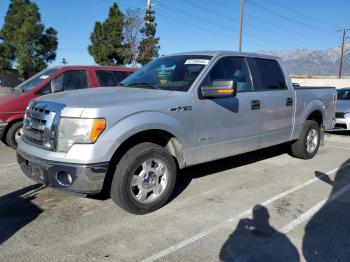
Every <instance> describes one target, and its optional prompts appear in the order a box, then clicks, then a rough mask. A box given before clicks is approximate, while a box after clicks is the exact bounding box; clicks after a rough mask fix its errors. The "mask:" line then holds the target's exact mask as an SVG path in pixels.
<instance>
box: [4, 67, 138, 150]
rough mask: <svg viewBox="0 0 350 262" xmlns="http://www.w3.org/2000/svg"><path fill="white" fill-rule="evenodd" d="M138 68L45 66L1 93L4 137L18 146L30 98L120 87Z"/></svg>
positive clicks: (11, 143) (10, 143)
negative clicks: (9, 89) (54, 93)
mask: <svg viewBox="0 0 350 262" xmlns="http://www.w3.org/2000/svg"><path fill="white" fill-rule="evenodd" d="M135 71H136V69H135V68H126V67H105V66H60V67H52V68H48V69H44V70H43V71H41V72H40V73H38V74H36V75H34V76H33V77H31V78H29V79H28V80H26V81H24V82H23V83H21V84H20V85H18V86H17V87H15V88H14V89H13V90H11V91H9V92H7V93H5V94H2V95H0V139H1V140H2V141H3V142H5V143H6V144H7V145H9V146H11V147H13V148H16V147H17V140H18V138H19V137H20V135H21V130H22V120H23V117H24V112H25V109H26V107H27V105H28V103H29V101H30V100H32V99H34V98H36V97H39V96H42V95H46V94H49V93H52V92H59V91H68V90H75V89H83V88H95V87H103V86H117V85H118V84H119V83H120V82H121V81H122V80H123V79H124V78H126V77H127V76H128V75H130V74H131V73H133V72H135Z"/></svg>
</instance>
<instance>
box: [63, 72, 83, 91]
mask: <svg viewBox="0 0 350 262" xmlns="http://www.w3.org/2000/svg"><path fill="white" fill-rule="evenodd" d="M61 76H62V75H61ZM63 87H64V90H65V91H69V90H76V89H83V88H88V81H87V76H86V71H85V70H72V71H66V72H64V73H63Z"/></svg>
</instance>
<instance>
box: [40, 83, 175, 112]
mask: <svg viewBox="0 0 350 262" xmlns="http://www.w3.org/2000/svg"><path fill="white" fill-rule="evenodd" d="M169 93H172V92H171V91H163V90H155V89H146V88H131V87H102V88H90V89H83V90H75V91H68V92H60V93H56V94H51V95H46V96H42V97H40V99H37V100H41V101H46V102H54V103H60V104H64V105H66V107H70V108H103V107H110V106H112V105H125V104H138V103H145V102H146V101H149V100H159V99H162V98H163V97H164V96H167V95H168V94H169Z"/></svg>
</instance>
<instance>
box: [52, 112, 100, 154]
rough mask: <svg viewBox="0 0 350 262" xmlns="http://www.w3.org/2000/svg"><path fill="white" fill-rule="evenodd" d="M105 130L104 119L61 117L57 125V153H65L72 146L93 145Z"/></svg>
mask: <svg viewBox="0 0 350 262" xmlns="http://www.w3.org/2000/svg"><path fill="white" fill-rule="evenodd" d="M105 128H106V120H105V119H84V118H64V117H62V118H61V120H60V123H59V125H58V135H57V151H63V152H67V151H68V150H69V149H70V148H71V147H72V146H73V145H74V144H92V143H95V142H96V140H97V138H98V137H99V136H100V135H101V133H102V132H103V130H104V129H105Z"/></svg>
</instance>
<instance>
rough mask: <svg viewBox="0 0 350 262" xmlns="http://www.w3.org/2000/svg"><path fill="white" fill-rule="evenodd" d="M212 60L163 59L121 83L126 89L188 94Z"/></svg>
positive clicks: (182, 56) (196, 57)
mask: <svg viewBox="0 0 350 262" xmlns="http://www.w3.org/2000/svg"><path fill="white" fill-rule="evenodd" d="M211 58H212V57H211V56H205V55H178V56H169V57H161V58H158V59H155V60H153V61H152V62H150V63H148V64H147V65H145V66H144V67H143V68H141V69H140V70H138V71H137V72H135V73H133V74H132V75H130V76H129V77H127V78H126V79H125V80H124V81H122V82H121V83H122V85H124V86H126V87H137V88H153V89H161V90H170V91H182V92H186V91H187V90H188V89H189V88H190V87H191V85H192V83H193V82H194V81H195V80H196V78H197V77H198V75H199V74H200V72H201V71H202V70H203V68H204V67H205V66H206V65H207V64H208V63H209V61H210V59H211Z"/></svg>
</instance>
